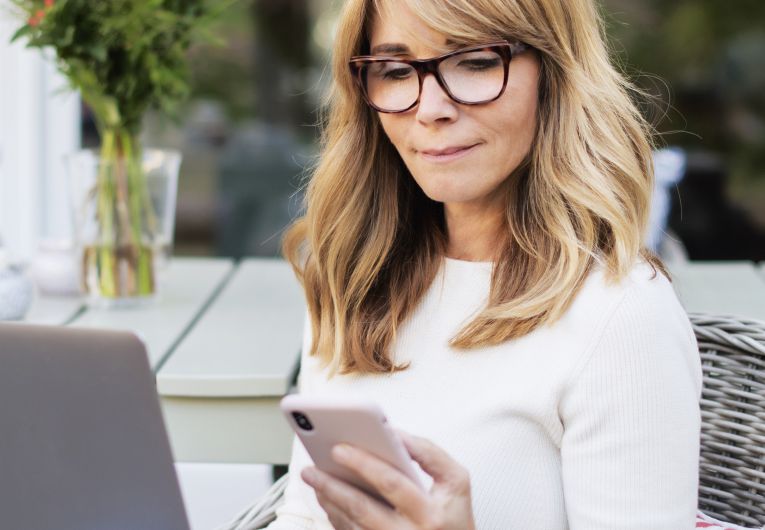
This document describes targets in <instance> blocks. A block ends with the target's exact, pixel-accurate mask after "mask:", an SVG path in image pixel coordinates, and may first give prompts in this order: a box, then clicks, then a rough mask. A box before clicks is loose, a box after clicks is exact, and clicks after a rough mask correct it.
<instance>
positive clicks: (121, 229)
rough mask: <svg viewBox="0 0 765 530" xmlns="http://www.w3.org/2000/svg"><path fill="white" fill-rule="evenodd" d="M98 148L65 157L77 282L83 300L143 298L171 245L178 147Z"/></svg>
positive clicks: (131, 302) (125, 302)
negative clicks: (131, 151) (129, 152)
mask: <svg viewBox="0 0 765 530" xmlns="http://www.w3.org/2000/svg"><path fill="white" fill-rule="evenodd" d="M105 152H112V151H108V150H106V149H105V148H103V147H102V149H101V151H100V152H99V151H94V150H89V149H86V150H82V151H78V152H76V153H74V154H72V155H70V156H69V157H67V161H66V164H67V169H68V173H69V179H70V199H71V204H72V213H73V220H74V229H75V241H76V246H77V252H78V255H79V256H80V260H81V267H80V270H81V271H82V272H81V278H80V279H81V283H82V288H83V291H84V292H85V293H86V295H87V299H88V302H89V304H90V305H94V306H98V307H125V306H135V305H142V304H145V303H147V302H150V301H152V300H153V299H154V298H155V296H156V294H157V292H158V287H159V286H158V282H157V272H158V270H159V268H161V267H162V266H163V265H164V264H165V263H166V262H167V261H168V260H169V258H170V255H171V253H172V244H173V230H174V225H175V204H176V195H177V189H178V170H179V168H180V163H181V155H180V153H178V152H177V151H171V150H160V149H146V150H143V151H142V152H141V153H140V154H138V155H132V156H131V155H125V154H120V155H119V156H117V155H114V156H107V157H105V156H103V155H104V153H105Z"/></svg>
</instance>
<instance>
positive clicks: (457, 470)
mask: <svg viewBox="0 0 765 530" xmlns="http://www.w3.org/2000/svg"><path fill="white" fill-rule="evenodd" d="M398 434H399V435H400V436H401V440H402V441H403V442H404V445H405V446H406V449H407V451H409V455H410V456H411V457H412V459H413V460H414V461H415V462H417V463H418V464H420V467H421V468H422V469H423V471H425V472H426V473H427V474H428V475H430V476H431V477H433V480H434V482H435V483H459V484H461V483H463V482H466V481H469V480H470V479H469V476H468V473H467V470H466V469H465V468H463V467H462V466H461V465H460V464H459V463H458V462H457V461H456V460H454V459H453V458H452V457H451V456H449V454H448V453H447V452H446V451H444V450H443V449H441V448H440V447H438V446H437V445H436V444H434V443H433V442H431V441H430V440H426V439H425V438H420V437H419V436H413V435H411V434H408V433H405V432H404V431H398Z"/></svg>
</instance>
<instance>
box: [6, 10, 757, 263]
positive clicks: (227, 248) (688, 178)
mask: <svg viewBox="0 0 765 530" xmlns="http://www.w3.org/2000/svg"><path fill="white" fill-rule="evenodd" d="M339 4H340V2H339V1H336V0H335V1H332V0H239V1H238V2H235V3H234V4H233V6H232V7H230V8H229V9H228V10H227V11H226V12H225V14H224V16H223V17H222V18H221V19H220V20H218V21H217V22H216V24H215V26H214V28H213V34H214V35H215V36H216V39H217V41H218V42H211V43H207V44H204V45H198V46H196V47H194V48H193V49H192V50H191V52H190V55H191V64H192V69H193V94H192V97H191V99H190V100H189V101H188V102H187V104H186V105H185V107H184V108H183V110H182V112H180V113H179V118H178V119H177V120H176V121H172V120H169V119H167V118H162V117H159V116H158V115H156V114H150V115H149V116H148V118H147V119H146V122H145V127H144V142H145V145H147V146H160V147H171V148H177V149H179V150H180V151H181V152H182V153H183V163H182V167H181V174H180V179H179V190H178V204H177V220H176V232H175V254H177V255H223V256H233V257H241V256H274V255H277V254H278V252H279V245H280V240H281V235H282V233H283V230H284V228H285V227H286V226H287V225H288V224H289V222H290V220H291V219H293V218H294V217H295V216H296V215H298V214H299V211H300V201H301V195H300V183H301V179H302V178H304V177H305V176H306V175H307V173H308V172H309V171H310V167H311V164H312V163H313V161H314V158H315V156H316V140H317V137H318V130H317V127H316V126H315V123H316V121H317V114H316V109H317V108H319V107H320V105H321V98H322V95H323V92H324V90H325V89H326V86H327V83H328V71H327V69H326V65H327V61H328V55H329V50H330V45H331V41H332V36H333V29H334V25H335V20H336V16H337V11H338V7H339ZM602 8H603V12H604V16H605V19H606V21H607V30H608V37H609V40H610V46H611V48H612V50H613V53H614V54H615V56H616V57H617V60H618V62H619V64H620V67H621V68H622V69H623V70H624V72H625V73H626V74H627V75H628V77H629V78H630V79H631V80H632V81H633V82H634V83H635V85H637V86H638V87H640V88H641V89H642V90H643V91H644V92H645V93H646V94H647V95H648V96H650V97H649V98H648V99H646V100H645V101H644V103H643V104H642V105H643V109H644V111H645V113H646V115H647V116H649V118H650V119H651V121H652V122H653V123H654V124H655V126H656V128H657V131H658V132H659V133H660V134H659V137H658V143H659V145H658V146H657V147H664V148H670V149H668V150H665V152H664V153H665V154H668V158H666V157H665V158H662V159H661V160H659V159H657V169H658V170H659V173H660V175H659V176H660V181H661V182H662V186H663V189H664V194H663V197H659V198H658V199H657V202H661V203H662V204H663V206H662V212H660V213H661V214H662V217H664V218H665V219H666V223H667V226H666V229H667V230H666V231H667V232H668V233H669V234H670V236H669V237H668V238H667V237H665V236H664V235H663V234H664V233H663V232H659V236H658V237H659V239H661V240H664V242H666V240H669V241H670V242H671V243H672V244H673V246H674V250H673V252H680V253H682V254H683V255H684V256H685V257H687V258H689V259H694V260H702V259H704V260H711V259H715V260H716V259H720V260H734V259H736V260H742V259H745V260H753V261H760V260H765V2H763V1H762V0H736V1H735V2H730V1H723V0H673V1H667V0H605V2H604V3H603V4H602ZM0 91H2V88H1V87H0ZM79 121H80V122H81V123H80V131H79V133H80V134H81V138H82V142H83V144H84V145H85V146H94V145H96V144H97V138H96V136H95V129H94V127H93V124H92V121H91V116H90V114H89V112H88V109H87V108H82V109H81V118H80V120H79ZM660 224H661V223H660ZM41 230H42V232H45V231H46V228H45V225H43V228H42V229H41ZM47 230H48V231H50V230H51V229H50V226H49V227H48V229H47ZM45 235H46V234H45V233H43V234H42V236H43V237H44V236H45ZM54 235H55V234H54ZM652 244H653V245H654V246H655V247H656V248H657V249H659V250H661V244H662V241H660V240H656V241H654V242H653V243H652Z"/></svg>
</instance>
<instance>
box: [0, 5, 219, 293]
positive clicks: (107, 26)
mask: <svg viewBox="0 0 765 530" xmlns="http://www.w3.org/2000/svg"><path fill="white" fill-rule="evenodd" d="M12 2H13V3H14V4H15V6H16V7H17V8H18V9H19V11H20V12H21V14H22V17H23V18H24V20H25V23H24V24H23V25H22V26H21V27H20V29H19V30H18V31H17V32H16V33H15V34H14V36H13V38H12V40H17V39H22V38H24V39H26V40H27V45H28V46H29V47H36V48H50V49H52V50H53V51H54V52H55V57H56V63H57V66H58V68H59V70H60V71H61V72H62V73H63V75H64V76H65V77H66V78H67V79H68V80H69V82H70V84H71V86H72V87H73V88H74V89H76V90H78V91H79V92H80V94H81V96H82V99H83V101H84V102H85V103H86V104H87V106H88V107H89V108H90V109H91V110H92V113H93V116H94V120H95V123H96V126H97V128H98V132H99V136H100V139H101V147H100V150H99V151H97V152H88V151H84V152H80V153H76V154H74V155H73V156H72V157H71V158H70V160H69V161H68V164H69V169H70V176H71V178H72V184H73V186H72V188H71V189H72V192H73V193H72V197H71V198H72V201H73V204H74V205H75V227H76V232H77V241H78V246H79V249H80V251H81V257H82V262H81V263H82V279H83V282H82V283H83V286H84V288H85V290H86V291H87V293H88V294H89V295H90V298H91V300H96V301H98V302H99V303H102V304H103V303H105V304H106V305H115V304H125V303H128V304H130V303H134V302H136V301H141V300H146V299H151V298H152V297H153V295H154V294H155V292H156V288H157V281H156V273H155V267H156V263H157V260H158V258H160V257H161V254H162V252H166V251H167V249H168V247H169V240H168V238H171V237H172V226H173V220H174V209H175V192H176V188H175V187H176V182H177V180H176V179H177V171H178V166H179V164H180V155H179V154H178V153H175V152H163V151H158V150H147V149H144V148H143V146H142V145H141V143H140V141H139V133H140V129H141V121H142V118H143V115H144V113H145V112H146V111H147V110H148V109H149V108H157V109H159V110H160V111H164V112H166V113H172V112H173V111H174V110H175V109H176V108H177V106H178V104H179V103H180V102H181V101H182V100H183V99H184V98H185V97H186V96H187V94H188V93H189V83H188V79H189V76H188V66H187V58H186V51H187V49H188V47H189V45H190V44H191V43H192V41H193V40H194V38H195V37H196V36H197V35H198V34H199V33H200V30H201V29H203V28H204V27H205V26H206V24H207V23H208V22H209V21H210V20H211V19H212V18H213V17H214V15H215V14H216V13H217V12H219V11H220V10H221V9H222V4H223V3H222V2H217V3H216V7H215V8H213V6H212V0H119V1H115V0H110V1H105V2H98V1H95V2H94V1H93V0H12ZM168 225H169V226H168ZM168 231H169V233H168Z"/></svg>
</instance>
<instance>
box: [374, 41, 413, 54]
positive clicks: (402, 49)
mask: <svg viewBox="0 0 765 530" xmlns="http://www.w3.org/2000/svg"><path fill="white" fill-rule="evenodd" d="M396 53H409V47H408V46H407V45H406V44H401V43H398V42H393V43H387V42H386V43H384V44H378V45H377V46H375V47H374V48H372V51H371V52H370V54H371V55H378V54H383V55H393V54H396Z"/></svg>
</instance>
